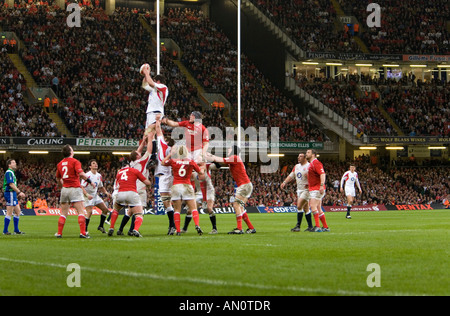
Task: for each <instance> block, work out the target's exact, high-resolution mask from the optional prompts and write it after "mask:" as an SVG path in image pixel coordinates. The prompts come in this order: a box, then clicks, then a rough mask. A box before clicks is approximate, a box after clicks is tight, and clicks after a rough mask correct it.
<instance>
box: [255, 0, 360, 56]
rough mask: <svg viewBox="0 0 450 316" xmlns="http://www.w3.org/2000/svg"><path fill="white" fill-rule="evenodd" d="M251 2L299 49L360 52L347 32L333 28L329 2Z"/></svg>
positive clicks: (333, 11)
mask: <svg viewBox="0 0 450 316" xmlns="http://www.w3.org/2000/svg"><path fill="white" fill-rule="evenodd" d="M252 3H253V4H254V5H255V6H257V7H258V8H259V9H260V10H261V11H262V12H263V13H264V14H265V15H266V16H267V17H269V18H270V19H271V20H272V21H273V22H274V23H275V24H276V25H278V27H280V28H281V29H282V30H284V32H285V33H286V34H288V35H289V36H290V37H291V38H292V40H294V41H295V42H296V43H297V45H299V46H300V48H302V49H303V50H306V51H318V52H329V51H338V52H361V48H360V46H359V45H358V44H357V43H356V42H355V40H354V38H353V36H352V35H351V33H350V32H349V30H345V29H344V28H342V30H340V29H337V28H336V26H335V22H336V17H337V15H336V10H335V9H334V7H333V5H332V3H331V1H329V0H319V1H301V0H296V1H282V0H276V1H268V0H252Z"/></svg>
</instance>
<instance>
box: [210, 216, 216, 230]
mask: <svg viewBox="0 0 450 316" xmlns="http://www.w3.org/2000/svg"><path fill="white" fill-rule="evenodd" d="M209 220H210V221H211V225H212V228H213V229H215V230H217V226H216V214H214V213H212V214H211V215H209Z"/></svg>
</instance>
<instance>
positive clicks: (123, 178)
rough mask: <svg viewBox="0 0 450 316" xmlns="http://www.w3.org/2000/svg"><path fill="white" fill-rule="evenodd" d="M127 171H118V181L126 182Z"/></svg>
mask: <svg viewBox="0 0 450 316" xmlns="http://www.w3.org/2000/svg"><path fill="white" fill-rule="evenodd" d="M127 171H128V170H124V171H120V172H119V173H120V180H124V181H127V180H128V175H127Z"/></svg>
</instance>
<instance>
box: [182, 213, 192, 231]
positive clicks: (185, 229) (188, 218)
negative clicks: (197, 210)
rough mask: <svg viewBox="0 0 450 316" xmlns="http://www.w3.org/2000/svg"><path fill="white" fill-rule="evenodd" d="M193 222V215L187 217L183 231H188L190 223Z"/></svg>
mask: <svg viewBox="0 0 450 316" xmlns="http://www.w3.org/2000/svg"><path fill="white" fill-rule="evenodd" d="M191 220H192V214H191V215H186V217H185V218H184V226H183V230H184V231H187V229H188V226H189V223H190V222H191Z"/></svg>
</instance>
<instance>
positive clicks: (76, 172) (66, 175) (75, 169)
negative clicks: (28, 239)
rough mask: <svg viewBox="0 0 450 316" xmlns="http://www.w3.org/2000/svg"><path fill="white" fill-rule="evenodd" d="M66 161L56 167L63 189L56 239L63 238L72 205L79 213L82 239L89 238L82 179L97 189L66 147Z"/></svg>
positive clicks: (64, 148) (59, 185)
mask: <svg viewBox="0 0 450 316" xmlns="http://www.w3.org/2000/svg"><path fill="white" fill-rule="evenodd" d="M62 153H63V156H64V159H63V160H61V161H60V162H59V163H58V165H57V166H56V181H57V182H58V187H59V188H61V197H60V202H61V216H60V217H59V220H58V232H57V233H56V234H55V236H56V237H58V238H61V237H62V232H63V229H64V225H65V224H66V218H67V215H68V214H69V209H70V204H71V203H72V204H73V207H74V208H75V210H76V211H77V213H78V224H79V225H80V238H89V236H88V235H87V234H86V219H85V216H84V215H85V214H84V195H83V189H82V188H81V182H80V177H81V178H82V179H83V180H85V181H86V182H87V183H89V184H90V185H91V186H92V187H94V188H95V183H93V182H92V181H91V180H90V179H89V178H88V177H87V176H86V174H85V173H84V171H83V168H82V167H81V163H80V161H78V160H77V159H75V158H73V155H74V153H73V149H72V147H71V146H70V145H66V146H64V147H63V149H62Z"/></svg>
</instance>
